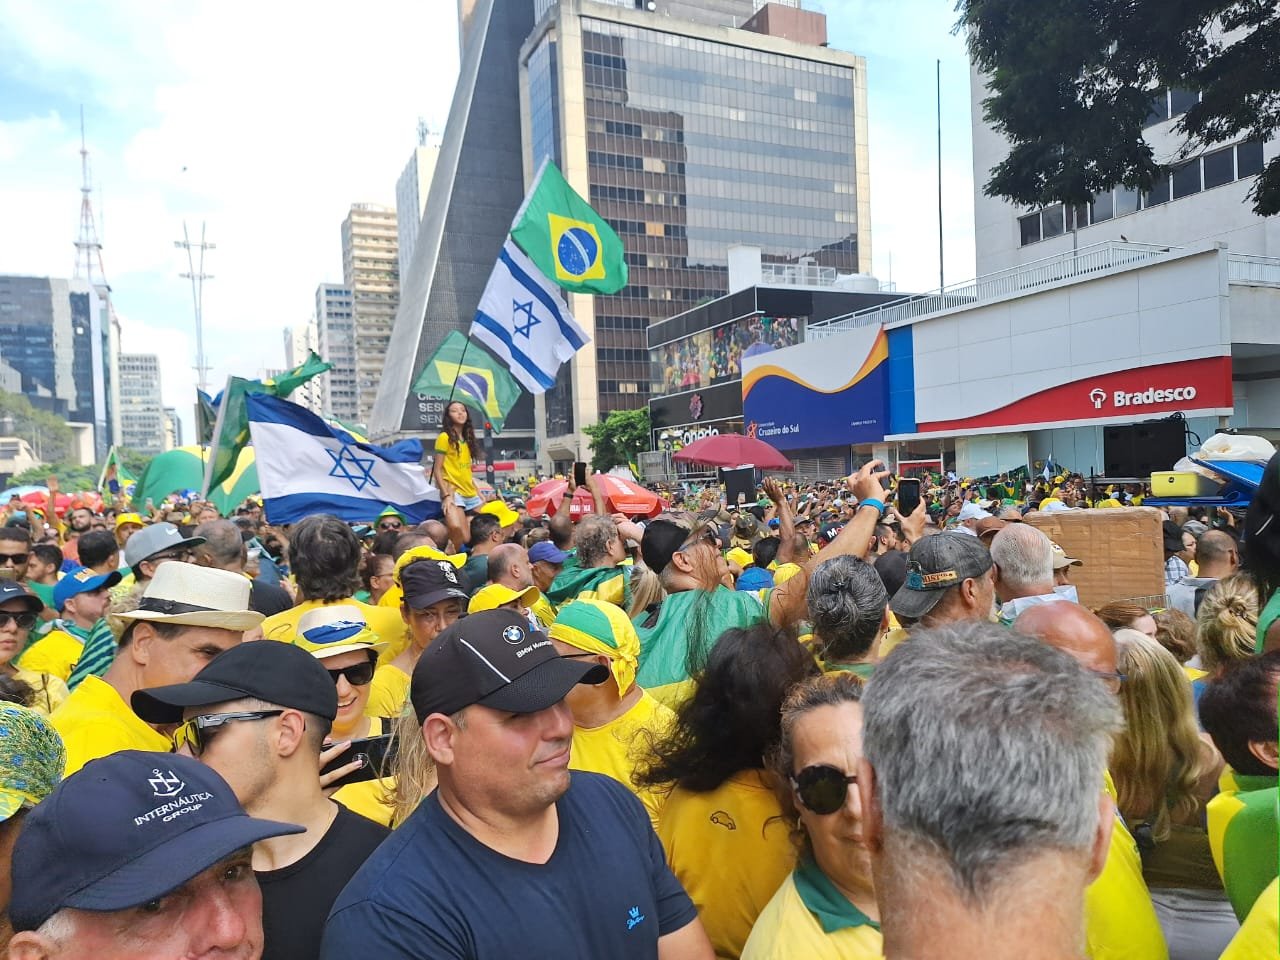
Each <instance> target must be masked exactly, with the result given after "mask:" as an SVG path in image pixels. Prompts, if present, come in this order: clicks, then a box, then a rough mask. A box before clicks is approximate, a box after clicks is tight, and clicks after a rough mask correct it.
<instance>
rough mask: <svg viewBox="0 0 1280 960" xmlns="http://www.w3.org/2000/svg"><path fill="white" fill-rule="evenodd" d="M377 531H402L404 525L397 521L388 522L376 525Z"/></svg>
mask: <svg viewBox="0 0 1280 960" xmlns="http://www.w3.org/2000/svg"><path fill="white" fill-rule="evenodd" d="M378 529H379V530H403V529H404V524H403V523H401V522H400V521H399V520H389V521H384V522H383V523H380V524H378Z"/></svg>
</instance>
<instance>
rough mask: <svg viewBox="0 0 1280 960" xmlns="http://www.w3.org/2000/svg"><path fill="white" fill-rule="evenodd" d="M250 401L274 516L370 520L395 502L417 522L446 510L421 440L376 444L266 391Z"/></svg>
mask: <svg viewBox="0 0 1280 960" xmlns="http://www.w3.org/2000/svg"><path fill="white" fill-rule="evenodd" d="M244 400H245V406H246V408H247V410H248V415H249V432H250V433H251V434H252V436H253V449H254V454H255V457H256V462H257V467H258V483H259V485H260V489H261V491H262V500H263V508H264V509H265V511H266V514H267V520H268V522H270V523H296V522H297V521H299V520H301V519H302V518H303V517H307V516H310V515H312V514H316V513H331V514H333V515H334V516H336V517H340V518H342V519H343V520H347V521H349V522H353V523H358V522H361V521H364V522H368V521H371V520H373V518H374V517H376V516H377V515H378V514H379V513H381V512H382V510H383V508H384V507H388V506H391V507H395V508H396V509H397V510H398V511H400V513H402V514H403V515H404V516H405V518H406V519H407V520H408V521H409V522H410V523H420V522H421V521H423V520H430V519H432V518H433V517H438V516H440V515H441V512H442V511H441V509H440V491H439V490H437V489H436V488H435V487H434V486H433V485H432V484H431V482H430V481H429V480H428V479H427V476H426V473H425V472H424V471H423V467H422V442H421V441H420V440H402V441H400V442H399V443H397V444H395V445H394V446H390V447H376V446H374V445H373V444H370V443H360V442H358V441H356V440H355V439H354V438H353V437H352V436H351V434H349V433H347V432H346V431H345V430H340V429H338V428H336V427H330V426H329V425H328V424H326V423H325V422H324V421H323V420H321V419H320V418H319V417H317V416H316V415H315V414H314V413H312V412H311V411H310V410H306V409H304V408H302V407H300V406H298V405H297V404H296V403H290V402H289V401H288V400H282V399H281V398H279V397H273V396H269V395H268V394H265V393H250V394H246V395H245V398H244Z"/></svg>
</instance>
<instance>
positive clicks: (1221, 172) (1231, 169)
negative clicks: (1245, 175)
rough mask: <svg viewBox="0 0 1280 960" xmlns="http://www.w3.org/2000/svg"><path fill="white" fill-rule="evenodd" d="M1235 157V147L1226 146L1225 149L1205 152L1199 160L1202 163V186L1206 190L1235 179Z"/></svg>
mask: <svg viewBox="0 0 1280 960" xmlns="http://www.w3.org/2000/svg"><path fill="white" fill-rule="evenodd" d="M1235 157H1236V150H1235V147H1227V148H1226V149H1225V150H1215V151H1213V153H1206V154H1205V155H1204V156H1203V157H1202V158H1201V162H1202V163H1203V164H1204V188H1205V189H1206V190H1209V189H1211V188H1213V187H1220V186H1222V185H1223V184H1224V183H1230V182H1231V181H1232V180H1234V179H1235V173H1236V170H1235Z"/></svg>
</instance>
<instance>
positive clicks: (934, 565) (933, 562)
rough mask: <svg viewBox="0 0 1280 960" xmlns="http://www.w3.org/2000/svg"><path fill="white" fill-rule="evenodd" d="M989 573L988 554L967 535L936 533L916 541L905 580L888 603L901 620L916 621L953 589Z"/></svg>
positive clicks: (974, 538) (980, 544) (978, 543)
mask: <svg viewBox="0 0 1280 960" xmlns="http://www.w3.org/2000/svg"><path fill="white" fill-rule="evenodd" d="M990 569H991V554H990V552H988V550H987V548H986V547H984V546H983V545H982V541H981V540H979V539H978V538H977V537H971V536H969V534H967V533H935V534H933V535H932V536H929V537H925V538H924V539H923V540H917V541H916V542H915V543H914V544H912V546H911V553H910V555H909V556H908V557H907V579H906V582H905V583H903V585H902V587H901V589H899V590H898V592H897V593H895V594H894V595H893V599H892V600H890V601H889V609H890V610H892V611H893V612H894V613H895V614H897V615H898V616H900V617H910V618H911V619H912V620H919V619H920V618H921V617H923V616H924V615H925V614H927V613H928V612H929V611H930V610H932V609H933V608H934V607H935V606H937V604H938V601H939V600H941V599H942V595H943V594H944V593H946V592H947V591H948V590H950V589H951V588H952V587H958V586H960V584H962V583H964V582H965V581H966V580H969V579H971V578H974V577H980V576H982V575H983V574H984V573H986V572H987V571H988V570H990Z"/></svg>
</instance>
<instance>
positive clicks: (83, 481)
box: [9, 463, 100, 493]
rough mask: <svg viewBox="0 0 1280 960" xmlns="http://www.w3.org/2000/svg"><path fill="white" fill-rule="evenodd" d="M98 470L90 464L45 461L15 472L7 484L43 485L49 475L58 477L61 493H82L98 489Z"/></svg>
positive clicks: (18, 485)
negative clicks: (83, 465) (84, 465)
mask: <svg viewBox="0 0 1280 960" xmlns="http://www.w3.org/2000/svg"><path fill="white" fill-rule="evenodd" d="M99 472H100V470H99V468H98V467H95V466H92V465H90V466H87V467H82V466H80V465H79V464H75V463H45V464H41V465H40V466H38V467H32V468H30V469H29V470H23V471H22V472H21V473H19V474H15V475H14V477H13V479H12V480H10V481H9V485H10V486H12V487H24V486H26V485H27V484H35V485H37V486H41V487H43V486H44V485H45V484H46V483H47V482H48V480H49V477H50V476H55V477H57V478H58V489H59V490H61V491H62V492H63V493H84V492H86V491H89V490H97V489H98V475H99Z"/></svg>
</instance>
